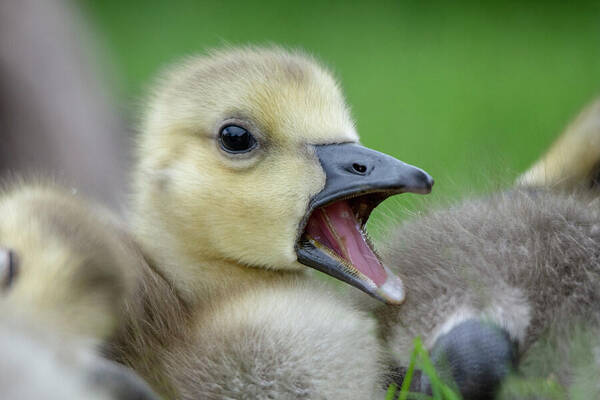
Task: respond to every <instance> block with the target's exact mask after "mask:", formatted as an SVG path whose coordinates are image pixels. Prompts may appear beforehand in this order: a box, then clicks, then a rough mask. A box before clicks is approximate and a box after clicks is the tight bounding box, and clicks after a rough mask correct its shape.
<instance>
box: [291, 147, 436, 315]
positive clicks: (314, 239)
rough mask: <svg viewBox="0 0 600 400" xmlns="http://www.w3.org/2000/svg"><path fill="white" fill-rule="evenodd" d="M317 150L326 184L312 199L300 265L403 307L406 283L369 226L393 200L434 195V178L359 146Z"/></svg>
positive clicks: (303, 231)
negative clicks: (374, 243)
mask: <svg viewBox="0 0 600 400" xmlns="http://www.w3.org/2000/svg"><path fill="white" fill-rule="evenodd" d="M315 148H316V154H317V156H318V158H319V161H320V162H321V166H322V167H323V170H324V171H325V175H326V181H325V187H324V188H323V190H321V191H320V192H319V193H317V194H316V195H315V196H314V197H313V198H312V199H311V200H310V203H309V207H308V212H307V214H306V217H305V218H304V220H303V221H302V223H301V225H300V232H301V233H300V235H299V240H298V242H297V244H296V254H297V256H298V261H299V262H301V263H302V264H304V265H307V266H309V267H312V268H315V269H317V270H319V271H322V272H324V273H326V274H329V275H331V276H333V277H335V278H337V279H340V280H342V281H344V282H347V283H349V284H351V285H353V286H355V287H357V288H359V289H361V290H363V291H364V292H366V293H368V294H370V295H371V296H373V297H375V298H377V299H379V300H381V301H383V302H385V303H388V304H400V303H402V302H403V301H404V297H405V291H404V286H403V284H402V280H401V279H400V278H399V277H398V276H396V275H394V274H393V273H392V272H391V271H390V270H389V268H387V267H386V266H385V265H383V263H382V262H381V260H380V259H379V256H378V255H377V253H376V252H375V250H374V248H373V246H372V244H371V242H370V240H369V239H368V237H367V234H366V232H365V224H366V223H367V220H368V218H369V215H370V214H371V211H373V209H374V208H375V207H376V206H377V205H378V204H379V203H381V202H382V201H383V200H385V199H386V198H388V197H389V196H392V195H394V194H399V193H406V192H411V193H422V194H426V193H429V192H430V191H431V187H432V186H433V179H432V178H431V176H429V174H427V173H426V172H425V171H423V170H421V169H419V168H417V167H413V166H412V165H408V164H406V163H403V162H402V161H400V160H397V159H395V158H394V157H391V156H388V155H386V154H383V153H380V152H378V151H375V150H371V149H369V148H366V147H364V146H361V145H359V144H356V143H342V144H328V145H319V146H315Z"/></svg>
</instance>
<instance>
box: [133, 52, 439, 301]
mask: <svg viewBox="0 0 600 400" xmlns="http://www.w3.org/2000/svg"><path fill="white" fill-rule="evenodd" d="M358 140H359V138H358V135H357V133H356V129H355V127H354V123H353V121H352V118H351V116H350V113H349V110H348V106H347V105H346V103H345V100H344V97H343V95H342V93H341V91H340V88H339V86H338V84H337V82H336V81H335V80H334V78H333V77H332V76H331V75H330V74H329V73H328V72H327V71H326V70H325V69H324V68H323V67H322V66H320V65H319V64H318V63H317V62H315V60H313V59H312V58H310V57H307V56H306V55H303V54H300V53H292V52H287V51H284V50H282V49H277V48H266V49H264V48H258V49H256V48H244V49H233V50H226V51H220V52H215V53H212V54H210V55H209V56H201V57H197V58H191V59H189V60H187V61H186V62H184V63H182V64H181V65H179V66H176V67H175V68H173V69H171V70H170V71H168V72H167V74H166V75H165V76H164V78H163V79H162V80H161V81H160V83H159V84H158V85H157V87H156V89H155V91H154V95H153V96H152V99H151V101H150V103H149V107H148V110H147V114H146V119H145V122H144V125H143V131H142V134H141V135H140V139H139V146H138V168H137V172H136V176H135V182H136V186H135V189H136V192H135V197H134V223H135V225H136V229H137V232H138V233H139V234H140V237H141V240H142V242H144V243H145V244H146V247H149V248H150V249H153V250H149V251H150V253H151V256H152V257H153V258H155V259H156V261H157V262H158V263H159V264H161V265H162V266H163V267H165V269H167V270H166V271H164V272H165V274H167V275H169V276H170V278H171V279H172V280H173V281H174V282H175V283H176V285H178V286H179V287H180V288H182V289H183V290H184V291H185V290H187V291H191V290H193V288H191V285H193V282H194V281H197V280H201V278H200V277H201V275H202V273H203V271H202V270H201V269H200V268H198V263H197V261H198V260H204V261H207V260H221V261H223V260H226V261H231V262H234V263H236V264H239V265H243V266H248V267H260V268H266V269H278V270H299V269H302V268H306V266H309V267H313V268H316V269H318V270H320V271H323V272H325V273H327V274H329V275H332V276H334V277H336V278H338V279H341V280H343V281H345V282H347V283H350V284H351V285H354V286H356V287H358V288H360V289H362V290H363V291H365V292H367V293H369V294H370V295H372V296H375V297H376V298H378V299H380V300H383V301H385V302H389V303H400V302H402V300H403V299H404V289H403V287H402V282H401V281H400V279H399V278H398V277H396V276H395V275H394V274H393V273H392V272H391V271H390V270H389V269H388V268H387V267H385V266H384V265H383V264H382V263H381V261H380V259H379V257H378V256H377V254H376V252H375V251H374V249H373V247H372V245H371V244H370V242H369V241H368V240H367V239H366V235H365V234H364V227H365V223H366V222H367V219H368V217H369V214H370V213H371V211H372V210H373V208H374V207H375V206H377V205H378V204H379V203H380V202H381V201H383V200H384V199H385V198H387V197H388V196H391V195H393V194H397V193H403V192H415V193H428V192H429V191H430V190H431V187H432V185H433V180H432V179H431V177H430V176H429V175H427V174H426V173H425V172H423V171H422V170H420V169H418V168H416V167H413V166H410V165H407V164H405V163H403V162H401V161H399V160H396V159H395V158H393V157H390V156H387V155H385V154H382V153H379V152H377V151H374V150H371V149H368V148H366V147H363V146H361V145H360V144H358ZM174 248H175V249H177V250H176V251H177V252H178V254H173V253H172V252H171V250H170V249H174ZM181 257H183V258H184V259H183V260H181ZM176 258H179V262H174V259H176ZM195 278H198V279H195ZM223 279H227V277H226V276H223Z"/></svg>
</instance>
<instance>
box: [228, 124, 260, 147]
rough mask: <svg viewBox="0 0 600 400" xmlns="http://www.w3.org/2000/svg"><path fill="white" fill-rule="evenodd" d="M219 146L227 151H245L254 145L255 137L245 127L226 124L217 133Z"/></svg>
mask: <svg viewBox="0 0 600 400" xmlns="http://www.w3.org/2000/svg"><path fill="white" fill-rule="evenodd" d="M219 142H220V143H221V148H222V149H223V150H225V151H226V152H228V153H246V152H248V151H250V150H252V149H253V148H254V147H255V146H256V139H254V136H252V134H251V133H250V132H248V131H247V130H246V129H244V128H242V127H239V126H236V125H228V126H226V127H224V128H223V129H221V132H220V133H219Z"/></svg>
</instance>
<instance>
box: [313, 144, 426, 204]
mask: <svg viewBox="0 0 600 400" xmlns="http://www.w3.org/2000/svg"><path fill="white" fill-rule="evenodd" d="M315 148H316V152H317V156H318V157H319V161H320V162H321V166H322V167H323V170H324V171H325V176H326V181H325V187H324V188H323V190H321V191H320V192H319V193H318V194H317V195H316V196H314V197H313V198H312V200H311V208H316V207H320V206H322V205H325V204H327V203H330V202H332V201H334V200H339V199H341V198H344V197H346V196H352V197H354V196H355V195H356V194H360V193H369V192H379V191H381V192H386V193H388V195H392V194H398V193H406V192H409V193H421V194H427V193H429V192H431V188H432V187H433V178H432V177H431V176H430V175H429V174H428V173H427V172H425V171H423V170H422V169H420V168H417V167H414V166H412V165H410V164H406V163H405V162H402V161H400V160H398V159H396V158H394V157H392V156H388V155H387V154H383V153H380V152H378V151H375V150H372V149H369V148H368V147H364V146H361V145H359V144H356V143H342V144H327V145H320V146H315Z"/></svg>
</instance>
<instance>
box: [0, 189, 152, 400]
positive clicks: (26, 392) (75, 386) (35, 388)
mask: <svg viewBox="0 0 600 400" xmlns="http://www.w3.org/2000/svg"><path fill="white" fill-rule="evenodd" d="M0 214H1V215H2V216H3V217H2V219H0V256H2V259H1V260H0V279H1V282H2V285H1V286H0V293H1V295H2V296H1V297H0V309H1V310H2V313H0V314H1V315H2V317H0V343H1V344H0V359H1V362H0V370H1V373H0V377H1V378H0V379H1V380H2V383H1V384H0V397H2V398H3V399H19V400H21V399H27V400H29V399H38V398H41V397H43V398H52V399H54V398H56V399H58V398H61V399H80V398H90V399H115V400H117V399H119V400H130V399H146V400H151V399H154V398H155V397H154V395H153V394H152V392H151V391H150V389H149V388H148V387H147V385H146V384H145V383H144V382H143V381H141V380H140V379H139V378H137V377H136V376H135V374H134V373H133V372H131V371H129V370H128V369H126V368H124V367H122V366H119V365H117V364H115V363H113V362H110V361H108V360H106V359H104V358H103V357H102V356H101V350H102V346H104V345H106V344H107V342H108V340H109V339H110V338H111V337H112V336H113V335H114V334H115V331H116V329H117V327H118V326H119V325H120V324H121V323H122V322H123V317H124V313H123V307H124V305H125V299H126V298H127V297H128V296H131V295H132V293H133V289H134V287H135V280H136V279H137V278H136V276H137V275H138V271H139V270H140V269H139V266H140V260H141V257H140V255H139V253H138V252H137V250H136V247H135V246H134V244H133V243H132V242H131V240H130V239H129V238H128V235H127V234H126V233H125V231H124V230H123V228H122V226H121V225H120V224H119V223H118V222H116V221H115V220H114V219H113V217H112V216H111V215H110V214H109V213H107V212H106V211H103V210H101V209H99V208H98V207H95V206H92V205H91V204H88V203H87V202H86V201H85V200H83V199H81V198H78V197H77V196H74V195H72V194H71V193H70V192H68V191H67V190H65V189H63V188H60V187H57V186H54V185H52V184H48V183H27V182H24V181H17V182H13V183H12V184H10V185H9V186H8V188H7V189H5V190H4V191H3V192H2V194H1V195H0Z"/></svg>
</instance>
